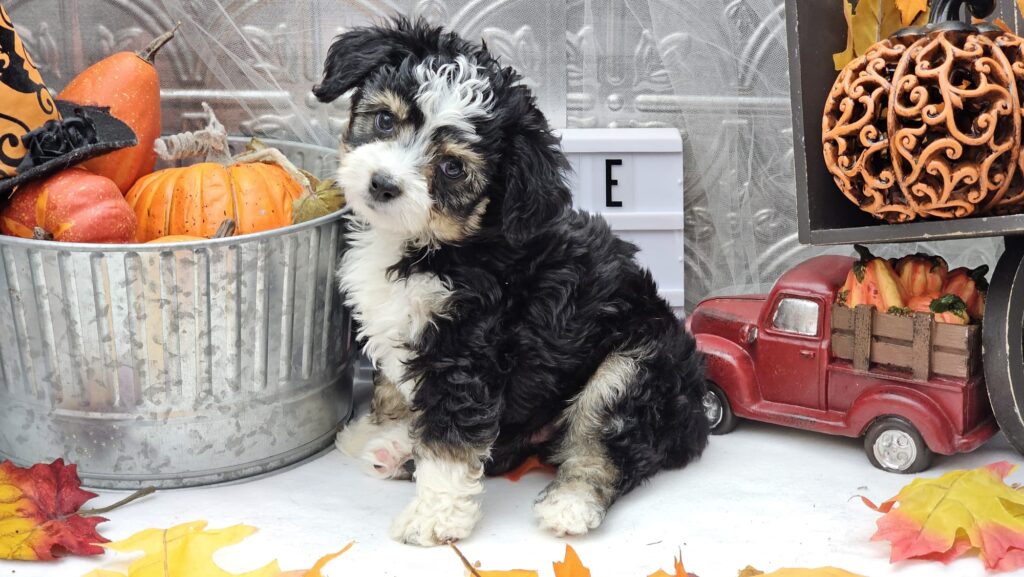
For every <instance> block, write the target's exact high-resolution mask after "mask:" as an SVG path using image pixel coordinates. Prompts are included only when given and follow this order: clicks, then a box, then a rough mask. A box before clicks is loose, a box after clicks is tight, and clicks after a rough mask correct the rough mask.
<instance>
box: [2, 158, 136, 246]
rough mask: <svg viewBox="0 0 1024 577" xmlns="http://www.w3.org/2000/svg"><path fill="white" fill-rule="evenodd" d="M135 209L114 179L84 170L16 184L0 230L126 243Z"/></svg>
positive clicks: (132, 233)
mask: <svg viewBox="0 0 1024 577" xmlns="http://www.w3.org/2000/svg"><path fill="white" fill-rule="evenodd" d="M135 224H136V223H135V213H134V212H132V209H131V208H130V207H129V206H128V203H127V202H125V200H124V196H123V195H122V194H121V191H120V190H119V189H118V188H117V184H115V183H114V181H112V180H110V179H109V178H106V177H104V176H99V175H97V174H93V173H91V172H89V171H87V170H85V169H82V168H69V169H66V170H63V171H61V172H58V173H57V174H55V175H53V176H50V177H47V178H44V179H42V180H37V181H33V182H30V183H29V184H26V185H23V186H20V187H18V189H17V191H16V192H15V193H14V197H13V198H11V202H10V204H9V205H7V207H6V208H5V209H4V210H3V212H2V213H0V232H2V233H3V234H6V235H11V236H20V237H23V238H36V239H40V240H57V241H63V242H96V243H128V242H132V241H133V240H134V239H135Z"/></svg>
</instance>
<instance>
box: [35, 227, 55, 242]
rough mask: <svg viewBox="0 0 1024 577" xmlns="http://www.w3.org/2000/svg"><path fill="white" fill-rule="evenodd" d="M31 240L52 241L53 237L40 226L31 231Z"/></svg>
mask: <svg viewBox="0 0 1024 577" xmlns="http://www.w3.org/2000/svg"><path fill="white" fill-rule="evenodd" d="M32 238H33V239H35V240H53V235H52V234H50V232H49V231H48V230H46V229H44V228H43V227H41V226H37V227H35V228H33V229H32Z"/></svg>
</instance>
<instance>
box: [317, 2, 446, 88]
mask: <svg viewBox="0 0 1024 577" xmlns="http://www.w3.org/2000/svg"><path fill="white" fill-rule="evenodd" d="M430 32H433V31H432V30H431V29H429V27H428V26H427V25H426V24H425V23H423V22H421V21H417V22H410V21H409V20H406V19H405V18H399V19H396V20H394V21H393V22H392V23H391V25H390V26H373V27H367V28H353V29H352V30H349V31H348V32H345V33H343V34H341V35H340V36H338V37H337V38H335V39H334V43H333V44H331V48H330V50H328V51H327V58H326V59H325V60H324V77H323V80H322V81H321V82H320V84H317V85H316V86H314V87H313V94H314V95H316V97H317V98H318V99H319V100H320V101H321V102H332V101H334V100H335V99H337V98H338V97H339V96H341V95H342V94H344V93H346V92H348V91H349V90H351V89H352V88H355V87H357V86H362V84H363V83H364V82H365V81H366V78H367V76H369V75H370V73H372V72H373V71H374V70H377V69H378V68H380V67H382V66H385V65H389V64H390V65H392V66H397V65H398V64H400V63H401V62H402V60H404V59H405V58H406V57H407V56H409V55H410V54H412V53H413V51H414V49H415V47H416V45H417V40H418V39H420V38H421V37H423V36H424V35H426V34H429V33H430Z"/></svg>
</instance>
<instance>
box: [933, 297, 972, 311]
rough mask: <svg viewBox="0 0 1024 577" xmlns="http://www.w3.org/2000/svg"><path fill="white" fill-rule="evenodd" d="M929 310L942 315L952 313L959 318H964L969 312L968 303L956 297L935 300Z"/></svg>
mask: <svg viewBox="0 0 1024 577" xmlns="http://www.w3.org/2000/svg"><path fill="white" fill-rule="evenodd" d="M928 308H930V309H931V310H932V312H933V313H939V314H942V313H944V312H951V313H953V314H955V315H957V316H963V315H964V312H965V311H966V310H967V303H965V302H964V301H963V299H962V298H960V297H958V296H956V295H942V296H941V297H939V298H937V299H935V300H933V301H932V302H931V304H930V305H928Z"/></svg>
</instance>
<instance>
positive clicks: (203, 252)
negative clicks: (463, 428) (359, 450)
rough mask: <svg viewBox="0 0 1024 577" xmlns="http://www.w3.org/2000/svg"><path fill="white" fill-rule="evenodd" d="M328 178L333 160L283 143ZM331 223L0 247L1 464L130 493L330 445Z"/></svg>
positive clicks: (293, 458)
mask: <svg viewBox="0 0 1024 577" xmlns="http://www.w3.org/2000/svg"><path fill="white" fill-rule="evenodd" d="M270 144H272V145H274V146H277V147H278V148H280V149H282V151H284V152H285V154H287V155H289V156H290V157H291V158H292V159H293V160H294V161H296V162H297V163H298V164H299V165H300V166H303V167H305V168H307V169H308V170H311V171H314V172H316V173H321V174H324V173H326V172H327V171H328V170H329V167H330V166H333V163H334V158H335V153H334V152H333V151H331V150H328V149H323V148H319V147H312V146H306V145H299V144H295V143H287V142H273V141H270ZM341 233H342V228H341V216H340V215H339V214H335V215H330V216H326V217H323V218H320V219H318V220H315V221H311V222H308V223H304V224H301V225H297V226H291V227H287V228H283V229H279V230H273V231H268V232H265V233H260V234H254V235H246V236H240V237H233V238H227V239H219V240H212V241H202V242H196V243H178V244H173V245H125V246H110V245H86V244H68V243H47V242H40V241H33V240H23V239H16V238H12V237H4V236H0V460H3V459H11V460H13V461H14V462H15V463H19V464H23V465H24V464H29V463H35V462H49V461H50V460H52V459H55V458H57V457H63V458H64V459H66V460H68V461H71V462H74V463H77V464H78V470H79V473H80V475H81V476H82V479H83V481H84V483H85V484H87V485H89V486H92V487H100V488H113V489H127V488H137V487H140V486H156V487H160V488H171V487H185V486H194V485H200V484H207V483H216V482H222V481H229V480H235V479H239V478H242V477H246V476H250V475H255V474H259V473H264V472H266V471H269V470H272V469H275V468H279V467H283V466H286V465H289V464H292V463H295V462H297V461H299V460H302V459H304V458H306V457H308V456H310V455H313V454H315V453H317V452H319V451H320V450H321V449H323V448H325V447H326V446H328V445H330V444H331V442H332V440H333V437H334V434H335V431H336V429H337V426H338V424H339V422H341V421H342V420H344V419H345V418H347V417H348V415H349V413H350V411H351V404H352V403H351V398H352V365H353V363H352V360H353V359H352V355H353V353H352V349H351V348H350V346H351V343H350V338H349V336H348V335H349V318H348V315H347V312H346V311H345V310H344V309H343V307H342V306H341V302H340V300H339V296H338V294H337V291H336V286H337V283H336V282H335V268H336V261H337V258H338V254H339V250H340V247H341V243H342V237H341Z"/></svg>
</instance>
